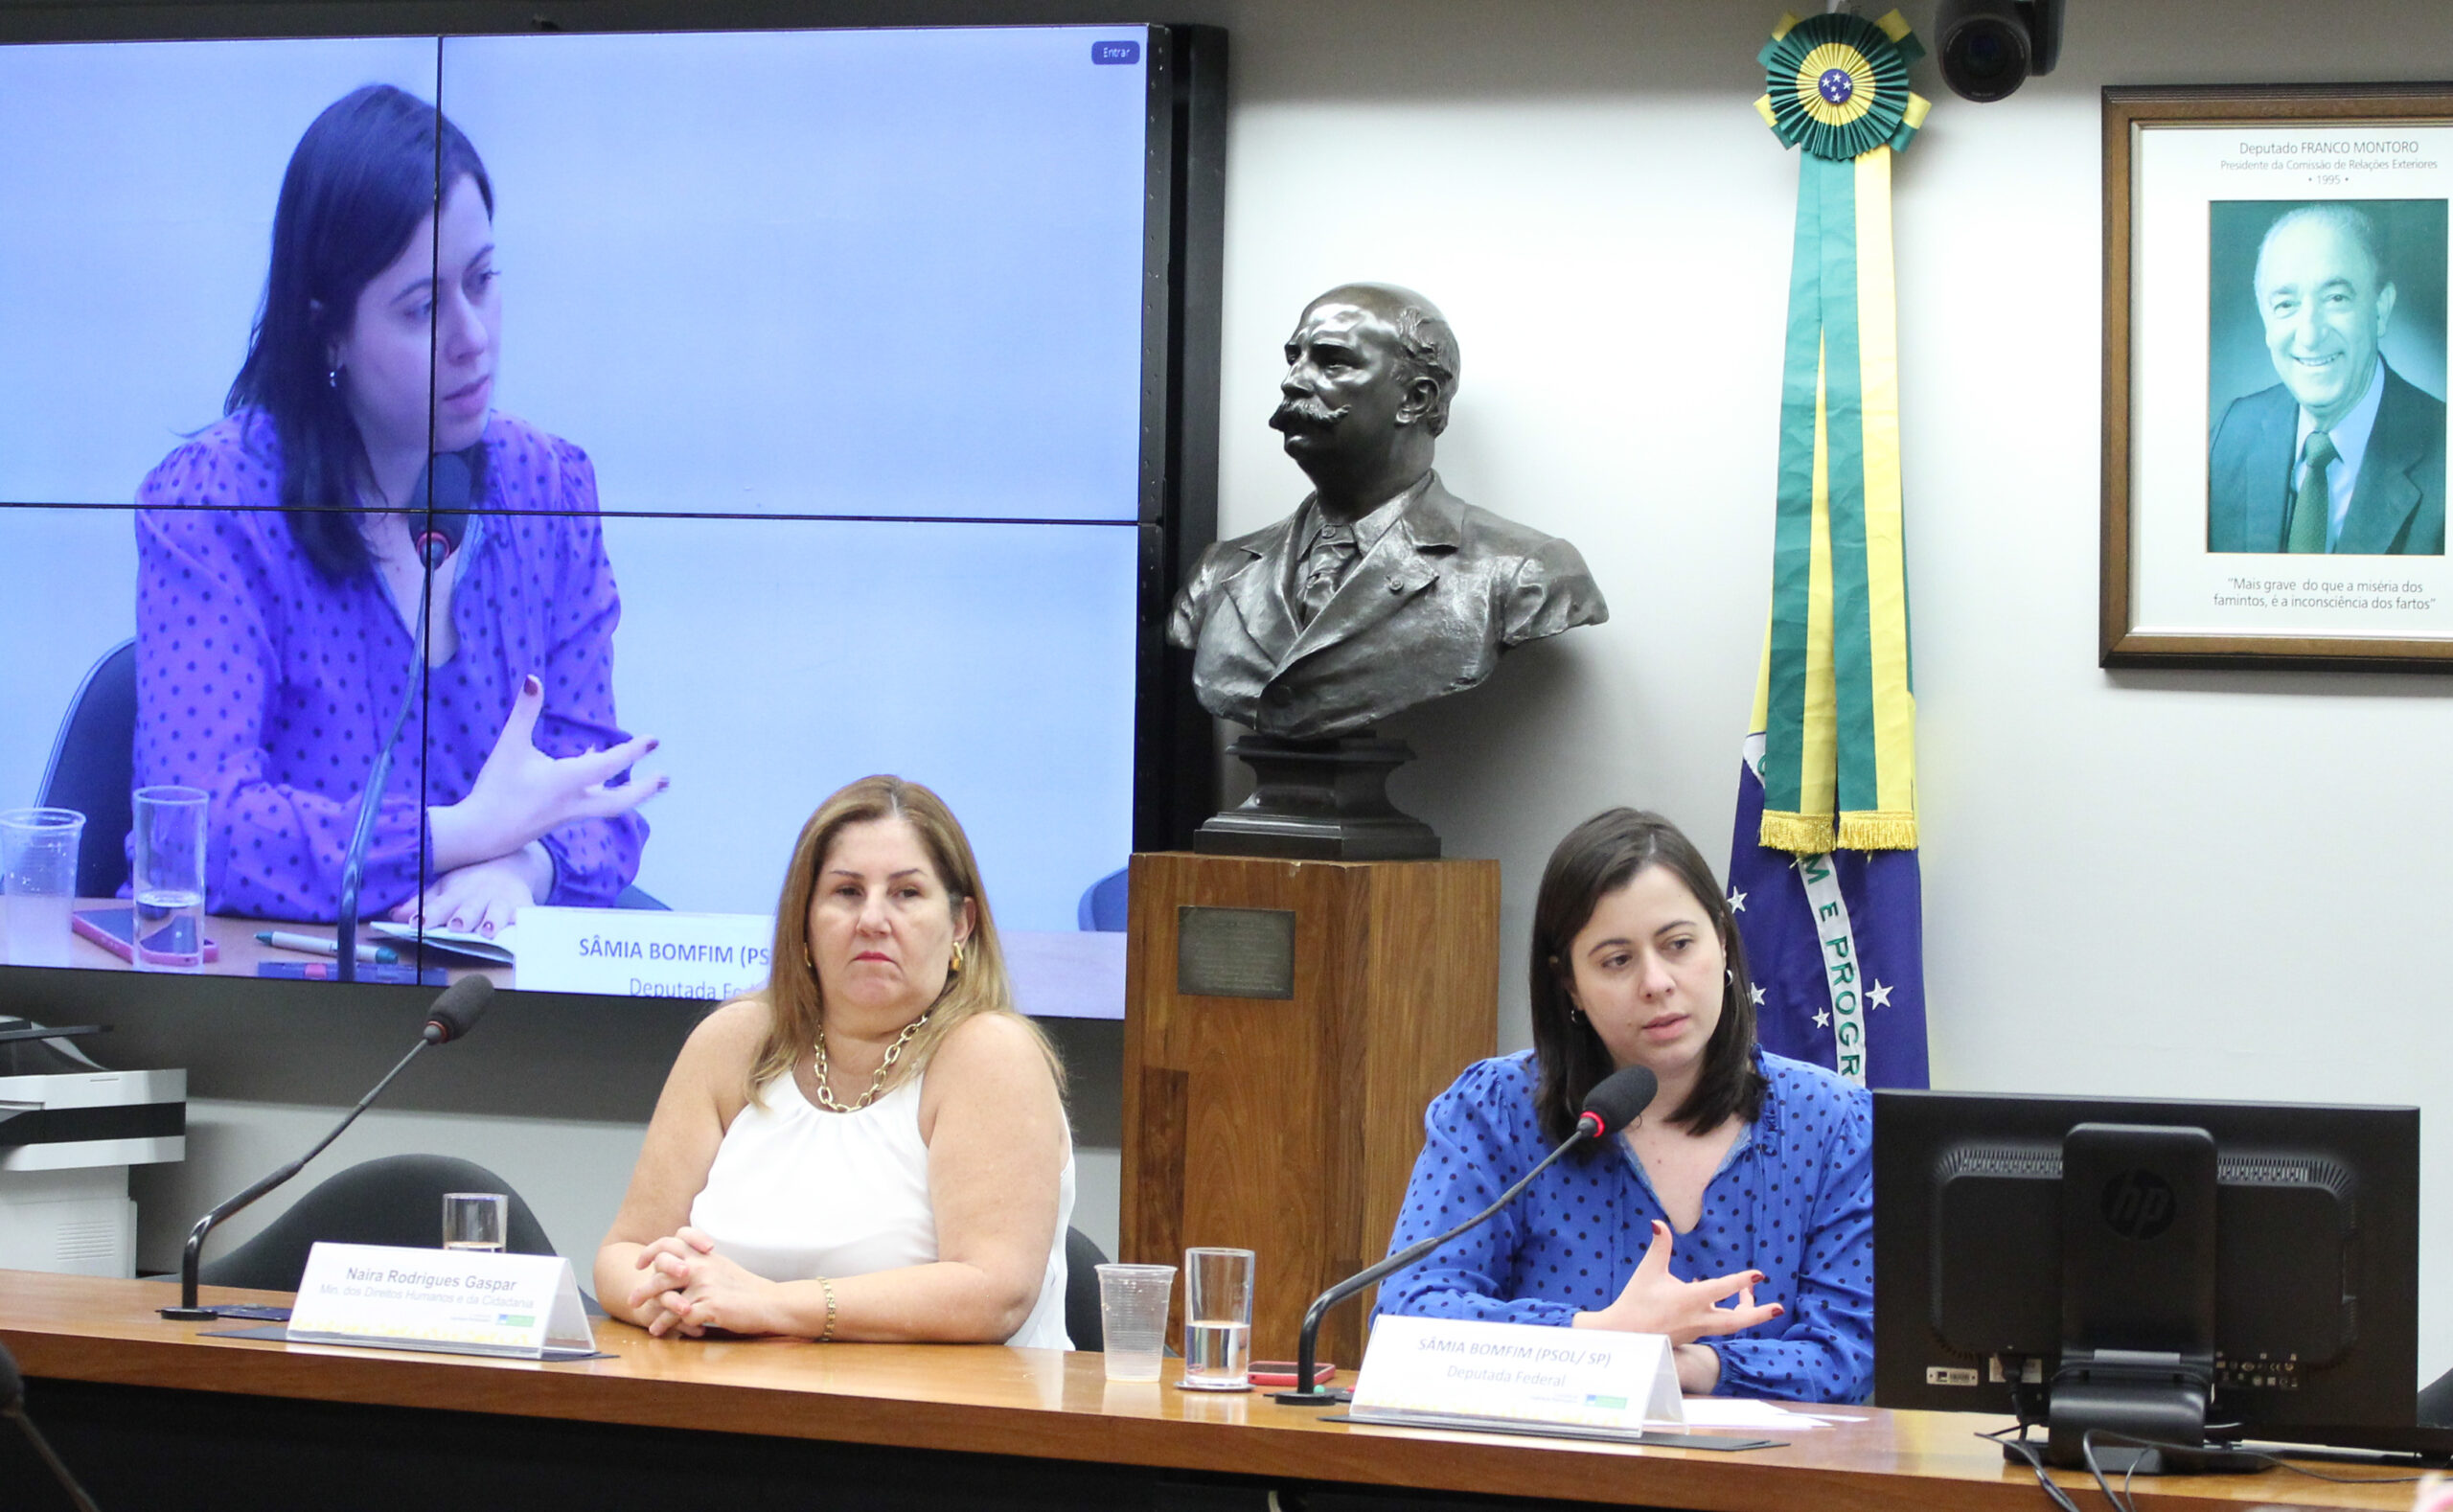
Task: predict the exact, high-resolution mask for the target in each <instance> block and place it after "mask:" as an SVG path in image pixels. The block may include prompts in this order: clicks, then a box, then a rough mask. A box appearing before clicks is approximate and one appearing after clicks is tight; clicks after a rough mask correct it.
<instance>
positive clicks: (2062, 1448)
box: [2004, 1349, 2267, 1476]
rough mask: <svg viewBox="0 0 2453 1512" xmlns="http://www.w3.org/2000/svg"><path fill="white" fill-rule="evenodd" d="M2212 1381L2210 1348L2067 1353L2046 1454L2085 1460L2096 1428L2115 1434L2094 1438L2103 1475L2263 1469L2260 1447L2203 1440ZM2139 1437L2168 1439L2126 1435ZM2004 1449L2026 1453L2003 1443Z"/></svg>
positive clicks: (2074, 1465) (2076, 1466)
mask: <svg viewBox="0 0 2453 1512" xmlns="http://www.w3.org/2000/svg"><path fill="white" fill-rule="evenodd" d="M2213 1386H2214V1365H2213V1361H2212V1357H2211V1356H2210V1357H2208V1358H2205V1359H2195V1360H2190V1359H2184V1358H2182V1357H2181V1356H2179V1355H2177V1354H2167V1353H2156V1352H2150V1351H2143V1350H2127V1349H2097V1350H2091V1351H2086V1352H2085V1353H2084V1354H2083V1355H2079V1356H2074V1355H2071V1354H2064V1355H2063V1356H2062V1357H2061V1368H2060V1370H2059V1371H2058V1372H2056V1373H2055V1375H2054V1377H2053V1382H2052V1417H2051V1422H2050V1436H2049V1437H2048V1438H2047V1440H2046V1442H2045V1451H2044V1455H2045V1460H2046V1462H2047V1463H2050V1464H2053V1465H2058V1466H2060V1467H2062V1468H2063V1469H2065V1470H2080V1469H2085V1468H2087V1462H2088V1460H2087V1445H2086V1435H2087V1433H2088V1432H2090V1431H2091V1430H2092V1431H2094V1432H2099V1433H2103V1434H2107V1435H2110V1436H2109V1437H2108V1438H2107V1439H2106V1440H2104V1441H2099V1442H2098V1443H2097V1444H2096V1445H2095V1446H2094V1456H2095V1466H2094V1467H2095V1468H2096V1469H2098V1470H2100V1471H2102V1472H2103V1473H2104V1474H2106V1475H2137V1476H2169V1475H2209V1474H2212V1475H2245V1474H2248V1473H2250V1472H2253V1471H2258V1470H2262V1469H2264V1468H2265V1467H2266V1463H2267V1461H2266V1460H2265V1458H2264V1456H2262V1455H2256V1454H2252V1453H2250V1452H2248V1451H2246V1450H2242V1449H2235V1448H2231V1447H2227V1446H2223V1445H2216V1444H2210V1443H2208V1442H2207V1441H2206V1405H2207V1401H2208V1399H2209V1398H2210V1397H2211V1396H2212V1394H2213ZM2135 1438H2144V1439H2152V1440H2154V1441H2155V1442H2156V1443H2157V1444H2158V1445H2159V1446H2168V1447H2158V1448H2153V1449H2149V1448H2146V1447H2144V1446H2142V1445H2138V1444H2133V1443H2128V1442H2124V1440H2127V1439H2135ZM2182 1446H2194V1447H2182ZM2004 1457H2006V1458H2011V1459H2023V1458H2024V1457H2025V1456H2023V1455H2019V1454H2018V1453H2017V1452H2015V1451H2012V1450H2010V1449H2009V1448H2008V1446H2004Z"/></svg>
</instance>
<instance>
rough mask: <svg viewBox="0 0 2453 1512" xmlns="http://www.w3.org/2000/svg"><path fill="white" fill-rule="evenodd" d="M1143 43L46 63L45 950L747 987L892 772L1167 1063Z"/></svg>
mask: <svg viewBox="0 0 2453 1512" xmlns="http://www.w3.org/2000/svg"><path fill="white" fill-rule="evenodd" d="M1148 35H1149V34H1148V33H1147V32H1146V31H1145V30H1144V29H1140V28H1133V27H1126V28H1099V29H1084V28H1030V29H992V30H975V31H965V30H935V31H910V32H895V31H869V32H810V33H782V34H680V35H675V34H659V35H606V36H572V35H539V36H516V37H457V36H454V37H445V38H436V37H430V36H429V37H407V38H379V39H350V40H331V39H322V40H280V41H247V42H177V43H141V44H116V43H115V44H45V45H28V46H15V47H5V48H0V575H5V581H0V811H9V814H10V816H9V817H8V818H5V819H0V846H5V847H6V848H7V850H8V853H9V854H8V856H7V857H6V858H0V859H6V860H7V861H8V863H9V871H8V877H7V882H6V889H5V892H0V959H5V960H6V961H7V962H8V963H10V964H11V965H16V966H53V967H57V966H84V967H94V968H101V969H129V968H131V967H144V968H148V969H155V968H160V969H172V970H185V971H196V972H204V973H216V974H241V975H266V976H292V977H295V976H305V977H308V978H310V979H311V978H316V977H321V976H329V975H331V974H332V973H333V972H334V971H335V969H336V966H335V963H334V961H333V958H332V950H333V942H334V940H335V926H336V921H337V919H338V917H339V914H340V911H341V908H342V905H343V902H344V899H343V894H344V892H345V890H346V888H345V885H344V878H345V875H346V874H349V873H352V872H353V871H354V872H355V874H356V875H357V876H358V878H359V886H358V896H357V909H356V912H357V915H358V917H359V918H360V919H361V920H362V921H363V927H362V928H361V929H360V931H359V933H358V936H357V939H358V941H359V950H358V957H359V961H358V966H357V971H358V974H359V977H360V979H362V980H408V981H424V982H436V981H440V980H442V979H444V977H445V976H447V975H449V974H457V973H460V972H464V971H472V970H482V971H487V972H489V973H491V974H493V975H495V976H496V978H497V979H498V980H500V981H502V982H504V983H505V984H506V985H514V986H519V987H526V988H536V989H546V990H556V991H569V992H589V993H603V994H609V995H614V996H643V997H709V996H720V995H722V994H725V993H728V992H730V991H734V990H738V989H740V988H743V987H746V986H749V985H754V984H755V982H756V981H757V980H758V979H759V978H760V977H762V976H763V975H764V974H765V951H766V948H767V941H768V936H769V934H770V932H771V924H770V915H771V910H772V908H773V906H774V899H775V895H776V892H777V889H778V886H779V884H780V882H781V879H782V872H783V867H784V863H785V860H786V858H787V856H788V854H789V851H790V847H791V840H792V837H793V836H794V834H795V832H796V830H797V828H798V826H799V824H800V822H801V821H802V820H803V819H804V818H805V817H806V816H807V814H808V813H810V811H811V810H812V809H813V808H814V806H815V805H816V803H817V802H818V800H819V799H821V798H822V797H824V795H825V794H826V793H828V792H830V791H832V790H834V789H835V788H837V787H838V786H840V785H841V784H842V783H844V782H846V781H849V780H851V779H852V778H855V777H858V776H861V775H863V774H866V773H869V772H873V771H894V772H898V773H900V774H902V775H905V776H907V777H910V778H912V779H915V780H918V781H921V782H925V783H927V784H928V785H929V786H930V787H933V788H935V789H936V790H938V791H940V792H941V793H943V794H944V795H945V797H946V798H947V800H948V801H949V802H950V803H951V806H952V807H953V809H954V811H955V813H957V814H958V815H959V816H960V817H961V818H962V819H963V821H964V822H965V824H966V826H967V827H968V829H969V831H970V833H971V836H972V838H973V841H974V845H975V846H976V848H977V849H978V852H979V855H980V860H981V863H982V866H983V869H984V873H985V876H986V878H987V882H988V887H989V891H990V896H991V899H992V902H993V905H994V906H995V909H996V912H997V918H998V922H999V924H1000V926H1001V927H1002V928H1003V929H1004V930H1005V931H1006V932H1007V934H1008V935H1009V937H1010V938H1009V950H1010V951H1011V953H1012V955H1013V956H1014V958H1015V965H1016V971H1017V975H1018V986H1019V987H1020V990H1021V993H1022V996H1023V998H1024V1005H1025V1007H1026V1008H1029V1009H1031V1010H1032V1011H1034V1012H1040V1013H1050V1014H1067V1015H1089V1016H1101V1017H1104V1016H1110V1015H1114V1014H1120V1012H1121V1008H1122V936H1121V935H1120V934H1112V933H1107V932H1103V931H1101V930H1099V929H1096V928H1091V926H1092V925H1093V924H1095V923H1098V922H1101V921H1102V919H1105V920H1106V921H1107V922H1112V913H1113V908H1112V903H1111V904H1108V905H1101V904H1099V902H1098V900H1099V898H1100V897H1103V896H1104V897H1108V898H1111V899H1112V884H1111V890H1110V893H1109V894H1107V895H1099V894H1096V893H1095V889H1096V888H1097V886H1098V884H1099V883H1100V882H1101V881H1102V880H1103V879H1105V878H1108V877H1109V876H1110V875H1111V874H1112V873H1114V872H1115V871H1117V870H1118V869H1119V868H1121V867H1122V866H1123V864H1124V861H1125V858H1126V856H1127V854H1128V852H1129V851H1130V849H1131V845H1132V825H1133V801H1134V771H1133V754H1134V745H1135V740H1134V737H1135V669H1136V653H1137V648H1138V645H1139V639H1138V638H1139V636H1140V634H1141V630H1140V627H1139V624H1138V620H1137V615H1136V603H1137V600H1136V593H1137V575H1138V569H1139V563H1140V561H1141V559H1142V555H1143V545H1142V541H1141V534H1142V533H1143V532H1144V531H1145V530H1146V529H1147V528H1148V525H1147V523H1146V522H1145V519H1144V515H1145V509H1144V504H1143V499H1142V493H1141V460H1140V459H1141V454H1142V447H1143V435H1142V401H1143V396H1142V393H1141V389H1142V375H1143V371H1144V366H1145V358H1144V352H1145V334H1144V330H1143V319H1144V313H1143V306H1144V297H1143V282H1144V259H1145V250H1144V249H1145V241H1146V232H1145V224H1146V215H1147V206H1146V204H1145V183H1146V172H1147V167H1146V163H1145V153H1146V151H1147V147H1148V119H1149V103H1148V98H1149V97H1148V79H1147V77H1146V72H1145V71H1146V69H1147V67H1148V63H1147V60H1146V58H1145V57H1144V54H1145V51H1146V47H1147V43H1148ZM435 561H440V565H433V564H432V563H433V562H435ZM421 621H423V623H424V628H425V630H426V634H425V638H424V639H425V644H424V648H423V651H424V654H423V656H421V655H420V654H419V646H418V640H419V635H418V630H419V626H420V623H421ZM404 710H405V716H404V722H403V723H402V726H401V735H400V736H399V738H398V740H397V741H396V742H394V743H393V744H392V745H390V746H389V752H390V754H389V772H388V776H387V777H386V780H385V782H384V785H383V787H382V788H381V790H380V794H379V801H378V803H377V804H376V805H375V808H374V813H373V815H372V818H371V820H370V821H368V822H367V824H366V826H365V828H366V832H367V833H366V835H365V836H364V838H363V842H362V843H355V842H356V841H357V840H358V836H357V833H356V832H357V830H358V827H359V821H360V817H361V815H360V799H361V795H362V794H363V793H364V792H365V791H366V790H367V787H368V783H369V779H370V775H371V773H372V772H373V771H374V769H375V767H376V766H377V765H378V757H380V756H381V755H382V753H383V752H384V750H385V748H386V747H385V736H386V734H387V732H388V730H389V728H390V726H391V725H392V723H393V722H394V720H395V719H396V718H401V717H403V715H402V711H404ZM178 789H185V790H192V791H193V792H195V793H198V794H201V795H202V796H201V798H200V800H195V801H194V802H190V803H188V804H186V805H185V806H184V807H183V805H182V803H181V801H180V800H177V799H175V798H170V799H164V798H161V797H160V794H159V791H158V790H178ZM131 792H137V793H143V794H149V795H152V796H149V797H148V798H146V799H145V801H142V802H137V803H134V804H133V805H132V806H128V800H127V796H126V795H127V794H129V793H131ZM71 799H76V800H78V804H81V807H80V806H78V804H72V803H71V802H70V801H69V800H71ZM114 800H116V801H114ZM46 807H48V808H50V809H54V810H59V811H63V812H65V813H75V814H76V815H78V820H77V822H76V823H75V824H74V825H70V824H69V822H68V821H67V820H65V819H63V818H61V817H59V816H58V815H57V814H54V815H52V816H50V817H48V818H46V817H45V816H43V815H41V814H39V813H29V812H28V811H33V810H39V809H43V808H46ZM63 829H73V830H74V831H75V832H76V833H75V834H74V835H73V836H67V835H63V834H62V831H63ZM139 831H142V832H144V833H143V834H142V835H141V836H140V835H139V834H138V833H136V832H139ZM197 835H200V836H201V841H202V843H201V851H200V853H195V854H193V855H191V854H189V851H185V850H183V849H182V847H190V848H191V849H192V847H193V842H192V838H191V837H192V836H197ZM140 839H142V840H143V841H144V842H145V843H143V844H142V845H140V843H139V840H140ZM71 847H73V849H74V850H75V852H76V857H75V861H74V865H75V870H76V876H75V878H74V881H73V884H63V883H62V882H60V880H59V878H58V876H57V875H56V872H57V868H56V867H55V868H54V872H55V875H53V876H51V877H49V878H48V879H46V878H45V877H44V876H43V875H42V874H43V872H44V868H45V866H46V864H47V862H46V859H45V858H46V851H47V850H48V851H52V852H58V851H62V850H65V849H68V848H71ZM61 864H67V863H66V862H62V863H61ZM191 879H192V881H191ZM455 925H456V926H457V928H454V926H455ZM199 957H203V958H199ZM386 957H388V959H386Z"/></svg>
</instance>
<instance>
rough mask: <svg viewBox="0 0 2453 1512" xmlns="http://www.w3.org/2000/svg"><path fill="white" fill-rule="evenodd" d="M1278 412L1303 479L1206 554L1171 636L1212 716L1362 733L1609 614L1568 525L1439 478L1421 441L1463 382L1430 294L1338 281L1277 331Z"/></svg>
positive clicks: (1441, 420)
mask: <svg viewBox="0 0 2453 1512" xmlns="http://www.w3.org/2000/svg"><path fill="white" fill-rule="evenodd" d="M1286 358H1287V364H1288V366H1287V372H1286V377H1285V378H1284V379H1283V380H1282V381H1281V382H1280V383H1279V385H1278V387H1279V389H1280V391H1281V392H1282V394H1283V395H1284V398H1283V400H1282V401H1281V402H1280V403H1279V404H1278V407H1277V413H1276V414H1275V415H1273V416H1272V417H1271V420H1270V424H1271V425H1272V427H1274V428H1275V429H1277V430H1280V431H1282V432H1284V433H1285V436H1286V450H1287V454H1288V455H1289V456H1291V457H1293V458H1294V459H1295V464H1296V466H1298V467H1300V468H1301V469H1302V470H1304V472H1305V473H1306V474H1307V475H1309V477H1310V478H1311V480H1312V487H1313V493H1311V495H1310V496H1309V497H1307V498H1306V499H1304V501H1303V503H1302V504H1301V506H1300V507H1298V508H1297V509H1296V510H1295V513H1294V514H1293V515H1290V516H1288V517H1287V518H1285V519H1282V520H1279V521H1278V522H1277V523H1276V524H1273V525H1271V526H1269V527H1267V528H1266V529H1262V530H1257V531H1254V532H1252V533H1251V534H1250V535H1249V536H1244V537H1240V538H1236V539H1234V540H1226V541H1220V542H1219V543H1217V544H1216V545H1214V546H1211V547H1210V548H1209V550H1208V551H1207V552H1206V553H1205V554H1204V556H1203V558H1202V560H1201V564H1200V566H1199V567H1198V568H1196V569H1195V571H1194V573H1193V576H1192V580H1191V581H1190V582H1189V583H1187V584H1185V585H1184V588H1183V591H1182V592H1181V594H1179V595H1178V597H1177V599H1176V604H1175V611H1174V614H1173V615H1172V617H1171V618H1170V620H1169V623H1168V627H1167V635H1168V639H1169V640H1171V641H1173V642H1174V643H1175V644H1176V645H1178V646H1181V647H1183V648H1185V649H1187V650H1190V651H1192V652H1193V653H1194V658H1193V689H1194V692H1195V694H1196V696H1197V697H1199V699H1201V704H1202V707H1204V708H1205V709H1207V710H1208V711H1209V712H1210V713H1211V714H1212V715H1215V716H1217V717H1218V718H1220V719H1226V720H1232V721H1234V722H1237V723H1239V724H1244V725H1248V726H1249V727H1250V728H1251V729H1252V730H1253V731H1255V732H1256V733H1258V734H1260V735H1263V736H1271V737H1276V738H1277V739H1280V740H1286V741H1302V742H1313V741H1330V740H1336V739H1338V738H1340V737H1343V736H1353V735H1358V734H1360V733H1362V732H1364V731H1365V730H1366V729H1368V727H1369V726H1371V725H1372V724H1374V723H1377V722H1379V721H1381V720H1383V719H1385V718H1387V716H1389V715H1392V714H1395V713H1397V712H1399V711H1400V710H1403V709H1409V708H1411V707H1413V706H1414V705H1415V704H1418V703H1423V702H1427V701H1429V700H1430V699H1436V698H1440V697H1443V696H1445V695H1447V694H1451V693H1458V692H1462V691H1463V690H1464V689H1467V688H1470V687H1473V686H1474V685H1475V684H1477V683H1479V682H1480V681H1481V680H1482V679H1483V678H1485V677H1487V676H1490V675H1491V671H1492V669H1493V668H1494V667H1496V666H1497V665H1498V663H1499V658H1500V656H1501V654H1502V653H1504V652H1506V651H1508V650H1510V649H1511V648H1513V647H1517V646H1521V645H1524V644H1525V642H1527V641H1532V640H1540V639H1542V638H1544V637H1545V636H1549V635H1555V634H1557V633H1559V632H1560V631H1561V630H1571V629H1573V628H1574V627H1576V626H1578V625H1595V624H1599V623H1600V622H1601V621H1603V620H1605V619H1607V618H1608V617H1609V614H1610V610H1609V606H1608V605H1606V604H1604V603H1603V602H1602V598H1601V590H1600V588H1599V587H1597V586H1596V585H1595V584H1593V575H1592V574H1591V573H1590V572H1589V571H1587V570H1586V568H1585V564H1584V558H1583V557H1582V556H1580V555H1578V554H1577V552H1576V549H1575V548H1574V547H1573V546H1571V545H1570V544H1568V542H1566V541H1564V540H1561V539H1559V538H1556V537H1552V536H1545V535H1543V534H1542V533H1540V532H1539V531H1535V530H1531V529H1528V528H1526V527H1525V526H1523V525H1519V524H1517V523H1515V522H1514V521H1512V520H1507V519H1502V518H1501V517H1500V516H1499V515H1494V514H1492V513H1490V512H1489V511H1488V510H1482V509H1477V508H1475V507H1474V506H1473V505H1471V504H1467V503H1465V502H1463V501H1462V500H1460V499H1458V498H1457V497H1456V495H1455V494H1452V493H1449V492H1448V490H1447V488H1446V487H1445V486H1443V485H1442V484H1441V483H1440V481H1439V474H1438V473H1437V472H1435V471H1433V470H1432V453H1433V447H1434V446H1435V444H1436V438H1437V437H1438V435H1439V433H1440V431H1442V430H1443V429H1445V428H1446V426H1447V424H1448V406H1449V402H1450V401H1451V400H1452V399H1453V398H1454V397H1455V395H1456V375H1457V366H1458V359H1457V350H1456V333H1455V332H1452V331H1451V330H1450V329H1449V326H1448V322H1447V320H1446V319H1444V318H1443V317H1442V316H1441V315H1440V313H1439V310H1438V309H1437V308H1435V307H1434V306H1433V304H1432V303H1431V301H1429V300H1427V299H1425V298H1423V297H1422V296H1421V295H1420V294H1417V293H1414V292H1412V291H1411V290H1410V289H1404V288H1398V287H1395V286H1390V285H1386V284H1348V285H1345V286H1341V287H1339V288H1333V289H1331V290H1329V291H1328V292H1327V293H1325V294H1322V295H1321V296H1320V297H1319V298H1318V299H1316V300H1314V301H1312V303H1311V304H1310V305H1309V306H1308V307H1306V308H1305V309H1304V311H1303V318H1302V320H1301V321H1300V322H1299V323H1298V324H1297V325H1296V326H1295V334H1294V335H1293V336H1291V337H1290V338H1288V340H1287V343H1286Z"/></svg>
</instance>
